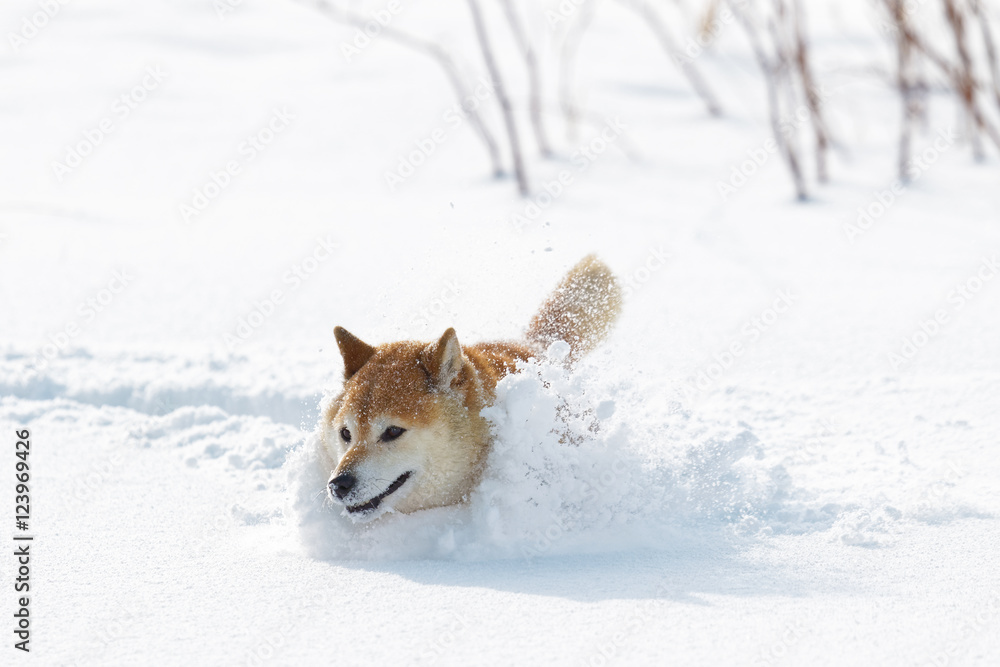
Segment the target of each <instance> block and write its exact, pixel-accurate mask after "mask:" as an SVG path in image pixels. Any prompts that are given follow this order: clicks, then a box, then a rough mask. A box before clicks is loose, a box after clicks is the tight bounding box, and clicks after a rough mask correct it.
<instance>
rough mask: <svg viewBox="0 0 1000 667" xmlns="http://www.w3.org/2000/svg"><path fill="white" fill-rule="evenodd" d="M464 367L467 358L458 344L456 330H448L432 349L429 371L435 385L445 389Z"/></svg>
mask: <svg viewBox="0 0 1000 667" xmlns="http://www.w3.org/2000/svg"><path fill="white" fill-rule="evenodd" d="M464 365H465V357H464V356H462V346H461V345H459V344H458V335H457V334H456V333H455V330H454V329H448V330H447V331H445V332H444V335H443V336H441V339H440V340H439V341H438V342H437V345H435V346H434V347H433V348H432V349H431V353H430V364H428V366H429V368H428V370H429V371H430V372H431V376H432V377H433V378H434V382H435V384H437V386H438V387H441V388H444V387H448V386H450V385H451V383H452V381H453V380H454V379H455V378H457V377H458V374H459V373H460V372H461V371H462V367H463V366H464Z"/></svg>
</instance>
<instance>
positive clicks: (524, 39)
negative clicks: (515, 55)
mask: <svg viewBox="0 0 1000 667" xmlns="http://www.w3.org/2000/svg"><path fill="white" fill-rule="evenodd" d="M500 4H501V5H502V6H503V10H504V15H505V16H506V17H507V23H508V25H510V30H511V32H512V33H513V34H514V39H515V41H517V45H518V47H519V48H520V49H521V55H522V57H523V58H524V66H525V69H526V70H527V72H528V96H529V97H528V110H529V113H530V115H531V127H532V129H533V130H534V133H535V143H537V144H538V152H539V153H541V154H542V156H543V157H551V155H552V147H551V146H550V144H549V140H548V137H547V136H546V132H545V122H544V118H543V114H542V79H541V75H540V74H539V69H538V57H537V56H536V55H535V49H534V47H533V46H532V44H531V39H530V38H529V37H528V32H527V31H526V30H525V28H524V24H523V23H522V22H521V19H520V17H519V16H518V15H517V9H516V8H515V7H514V0H500Z"/></svg>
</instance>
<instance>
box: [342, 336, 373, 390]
mask: <svg viewBox="0 0 1000 667" xmlns="http://www.w3.org/2000/svg"><path fill="white" fill-rule="evenodd" d="M333 335H334V336H335V337H336V338H337V347H339V348H340V356H342V357H343V358H344V379H345V380H350V379H351V376H352V375H354V374H355V373H357V372H358V371H359V370H361V367H362V366H364V365H365V362H367V361H368V360H369V359H371V356H372V355H373V354H375V348H374V347H372V346H371V345H369V344H368V343H365V342H364V341H362V340H361V339H360V338H358V337H356V336H355V335H354V334H352V333H351V332H350V331H348V330H347V329H345V328H344V327H334V329H333Z"/></svg>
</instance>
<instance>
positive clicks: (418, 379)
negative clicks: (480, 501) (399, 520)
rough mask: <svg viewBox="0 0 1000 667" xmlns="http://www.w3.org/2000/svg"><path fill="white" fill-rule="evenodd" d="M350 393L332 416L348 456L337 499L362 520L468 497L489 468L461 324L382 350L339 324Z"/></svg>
mask: <svg viewBox="0 0 1000 667" xmlns="http://www.w3.org/2000/svg"><path fill="white" fill-rule="evenodd" d="M334 333H335V335H336V338H337V345H338V346H339V347H340V353H341V355H342V356H343V358H344V390H343V392H342V393H341V395H340V396H339V397H337V399H336V400H334V401H333V402H332V403H331V405H330V406H329V408H328V409H327V410H326V411H325V413H324V415H323V423H322V429H321V433H322V438H323V444H324V446H325V447H326V450H327V452H328V453H329V455H330V456H331V457H332V459H333V460H335V461H339V463H338V464H337V467H336V469H335V470H334V471H333V473H332V474H331V476H330V480H329V493H330V497H331V498H332V499H333V500H334V501H335V502H338V503H341V504H343V505H344V506H345V507H346V509H347V511H348V512H349V513H350V514H351V515H352V516H353V517H355V518H358V519H370V518H374V517H376V516H379V515H380V514H382V513H383V512H384V511H386V510H394V511H398V512H404V513H405V512H413V511H416V510H419V509H425V508H430V507H439V506H443V505H450V504H454V503H457V502H460V501H461V500H462V499H463V498H464V497H465V496H466V495H467V493H468V492H469V490H470V489H471V487H472V485H473V484H474V483H475V481H476V479H477V477H478V475H479V473H480V472H481V468H482V464H483V460H484V458H485V450H486V438H487V427H486V425H485V421H484V420H483V419H482V417H480V416H479V410H480V409H481V400H480V396H481V392H480V390H479V387H478V379H477V376H476V372H475V368H474V367H473V365H472V364H471V363H470V362H469V360H468V359H467V358H466V356H465V355H464V354H463V352H462V348H461V346H460V345H459V343H458V337H457V336H456V335H455V330H454V329H448V331H446V332H445V333H444V335H443V336H442V337H441V339H440V340H439V341H437V342H436V343H430V344H426V343H418V342H412V341H406V342H399V343H389V344H386V345H379V346H378V347H373V346H371V345H368V344H367V343H364V342H362V341H361V340H359V339H358V338H356V337H355V336H353V335H352V334H350V333H349V332H348V331H347V330H345V329H343V328H341V327H337V328H336V329H335V330H334Z"/></svg>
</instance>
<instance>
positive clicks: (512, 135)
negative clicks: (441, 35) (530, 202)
mask: <svg viewBox="0 0 1000 667" xmlns="http://www.w3.org/2000/svg"><path fill="white" fill-rule="evenodd" d="M468 4H469V12H470V13H471V14H472V23H473V25H474V26H475V28H476V37H477V38H478V39H479V48H480V49H481V50H482V53H483V62H484V63H485V64H486V71H488V72H489V74H490V78H491V79H492V80H493V88H494V90H495V91H496V95H497V102H498V103H499V105H500V111H501V112H502V113H503V120H504V126H505V127H506V128H507V139H508V141H509V142H510V155H511V161H512V162H513V163H514V176H515V178H516V179H517V189H518V192H520V193H521V195H522V196H527V195H528V194H529V192H530V188H529V187H528V177H527V174H526V173H525V169H524V158H523V157H522V155H521V140H520V138H519V137H518V134H517V121H516V120H515V118H514V108H513V106H512V105H511V103H510V97H508V96H507V88H506V86H505V85H504V81H503V76H501V74H500V67H499V66H498V65H497V61H496V58H495V57H494V56H493V47H492V46H491V45H490V37H489V33H488V32H487V31H486V23H485V21H484V20H483V13H482V10H481V9H480V7H479V0H468Z"/></svg>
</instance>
